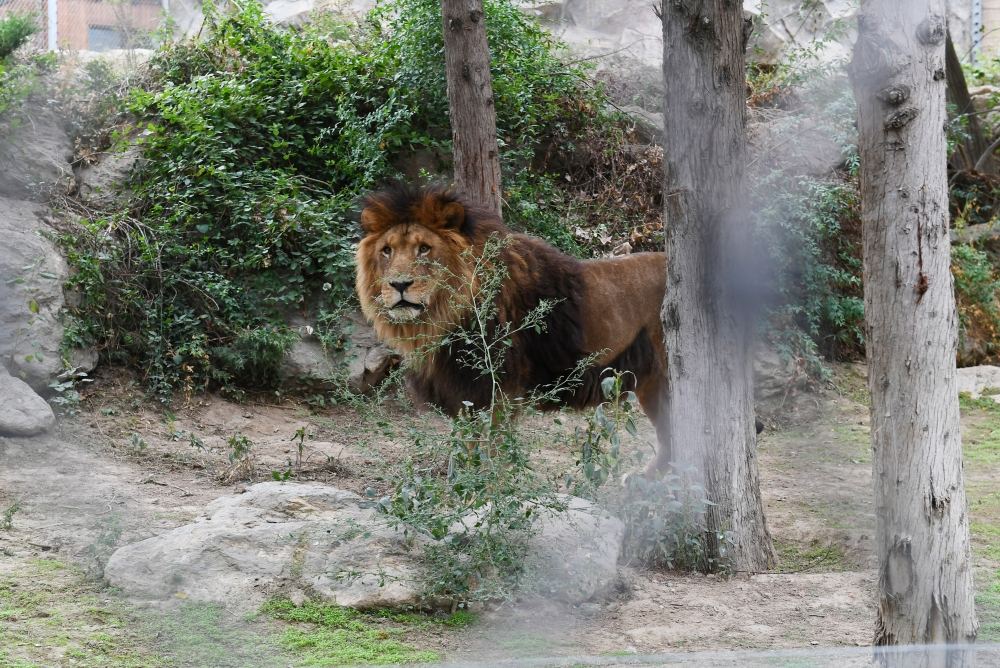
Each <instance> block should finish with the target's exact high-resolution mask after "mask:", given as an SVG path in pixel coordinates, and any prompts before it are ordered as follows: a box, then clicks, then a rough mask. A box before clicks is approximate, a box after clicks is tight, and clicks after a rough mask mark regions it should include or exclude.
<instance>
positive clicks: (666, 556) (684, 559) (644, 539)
mask: <svg viewBox="0 0 1000 668" xmlns="http://www.w3.org/2000/svg"><path fill="white" fill-rule="evenodd" d="M710 505H711V502H710V501H709V500H708V498H707V496H706V494H705V490H704V488H703V487H702V486H701V485H700V484H698V483H697V482H696V478H695V476H694V475H693V473H692V472H691V471H687V470H677V469H675V470H672V471H670V472H668V473H666V474H664V475H663V476H662V477H660V478H657V479H655V480H648V479H646V478H643V477H641V476H630V477H629V478H628V480H627V481H626V487H625V491H624V493H623V494H622V496H621V498H620V499H619V500H618V502H617V503H616V504H615V512H616V513H617V514H618V516H619V517H620V518H621V520H622V521H623V522H624V523H625V537H624V540H623V542H622V556H623V557H624V559H625V560H626V561H633V562H637V563H641V564H644V565H646V566H650V567H654V568H657V567H658V568H671V569H679V570H689V571H701V572H703V573H717V572H725V571H726V569H727V568H729V564H728V559H729V549H728V548H729V545H730V543H731V538H730V537H729V536H728V535H727V534H726V533H725V532H719V533H718V534H716V535H708V530H707V527H706V522H705V515H706V511H707V509H708V507H709V506H710ZM706 539H708V540H712V541H716V542H718V544H719V554H720V557H719V559H718V560H716V559H715V558H713V557H709V556H708V554H709V553H708V551H707V550H706V549H705V546H706Z"/></svg>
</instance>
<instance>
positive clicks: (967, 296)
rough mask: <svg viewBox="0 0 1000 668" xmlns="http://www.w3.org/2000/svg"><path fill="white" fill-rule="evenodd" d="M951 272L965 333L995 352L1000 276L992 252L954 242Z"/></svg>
mask: <svg viewBox="0 0 1000 668" xmlns="http://www.w3.org/2000/svg"><path fill="white" fill-rule="evenodd" d="M951 273H952V275H953V276H954V278H955V299H956V301H957V302H958V317H959V326H960V328H961V335H962V337H963V338H972V339H975V340H976V341H980V342H984V343H985V345H986V350H985V351H984V352H986V353H988V354H990V353H994V352H995V351H996V344H995V342H996V340H997V335H998V334H1000V307H998V304H997V297H998V295H1000V278H998V276H997V272H996V269H995V267H994V265H993V263H992V261H991V259H990V256H989V255H987V254H986V253H985V252H984V251H981V250H978V249H976V248H974V247H973V246H970V245H968V244H955V245H954V246H952V248H951Z"/></svg>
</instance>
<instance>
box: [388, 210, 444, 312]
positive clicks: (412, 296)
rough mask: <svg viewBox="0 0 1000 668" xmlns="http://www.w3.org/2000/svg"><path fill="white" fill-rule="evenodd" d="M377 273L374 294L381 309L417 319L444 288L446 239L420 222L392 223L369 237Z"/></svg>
mask: <svg viewBox="0 0 1000 668" xmlns="http://www.w3.org/2000/svg"><path fill="white" fill-rule="evenodd" d="M371 245H372V246H374V247H375V249H376V257H377V260H376V266H377V268H378V276H380V280H379V281H378V284H379V288H380V290H379V295H378V297H376V300H375V301H376V302H378V304H379V306H380V307H381V311H382V313H383V314H384V315H385V316H386V317H387V318H389V319H390V320H392V321H394V322H397V323H405V322H410V321H414V320H417V319H419V318H420V317H421V316H422V315H423V314H424V313H425V312H426V311H427V309H428V307H429V306H431V304H432V303H433V301H434V297H435V293H436V292H438V291H439V290H442V289H444V286H443V283H442V282H443V280H444V279H445V276H444V274H446V273H447V272H445V271H444V270H443V267H444V264H443V263H444V261H446V260H447V259H448V258H447V257H445V255H447V253H448V250H449V247H448V244H447V242H446V241H445V240H444V239H442V238H441V236H440V235H438V234H437V233H435V232H433V231H431V230H429V229H427V228H426V227H424V226H423V225H420V224H415V223H414V224H409V225H396V226H394V227H391V228H389V229H388V230H387V231H386V232H384V233H383V234H381V235H380V236H379V237H377V238H376V239H373V240H372V244H371Z"/></svg>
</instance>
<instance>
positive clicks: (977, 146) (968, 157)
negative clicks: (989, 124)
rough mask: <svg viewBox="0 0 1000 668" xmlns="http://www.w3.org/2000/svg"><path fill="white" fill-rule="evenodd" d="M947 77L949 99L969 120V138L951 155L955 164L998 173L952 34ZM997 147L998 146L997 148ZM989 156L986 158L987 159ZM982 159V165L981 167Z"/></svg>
mask: <svg viewBox="0 0 1000 668" xmlns="http://www.w3.org/2000/svg"><path fill="white" fill-rule="evenodd" d="M944 62H945V75H946V76H945V78H946V79H947V81H948V93H947V100H948V102H950V103H951V104H953V105H955V115H956V116H965V118H966V127H965V132H966V137H965V139H964V140H962V142H961V143H959V145H958V146H957V147H956V148H955V153H954V155H952V156H951V164H952V166H953V167H954V168H955V169H959V170H965V171H971V170H973V169H975V170H976V171H980V172H991V173H992V172H994V171H995V170H996V164H995V161H994V160H993V157H992V156H991V155H989V153H990V143H989V141H987V139H986V135H984V134H983V128H982V126H981V125H980V124H979V117H978V116H977V115H976V113H975V112H976V109H975V107H973V106H972V98H971V97H969V87H968V86H967V85H966V84H965V73H964V72H962V63H961V61H960V60H959V59H958V54H957V53H956V52H955V45H954V44H952V42H951V34H949V35H948V39H947V41H946V42H945V61H944ZM994 148H995V147H994ZM984 156H985V157H984ZM980 160H982V163H981V164H978V163H979V161H980Z"/></svg>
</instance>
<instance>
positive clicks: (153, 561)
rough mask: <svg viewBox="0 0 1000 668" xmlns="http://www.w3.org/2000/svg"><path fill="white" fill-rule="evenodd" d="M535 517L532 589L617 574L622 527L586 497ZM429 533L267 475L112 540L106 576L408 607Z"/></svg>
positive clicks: (568, 589) (134, 583)
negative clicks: (170, 520) (189, 517)
mask: <svg viewBox="0 0 1000 668" xmlns="http://www.w3.org/2000/svg"><path fill="white" fill-rule="evenodd" d="M563 498H564V500H565V502H566V505H567V506H568V511H567V512H566V513H565V514H563V513H560V514H558V515H556V514H546V515H544V516H542V517H540V518H539V520H538V521H539V532H538V534H537V535H535V536H534V537H533V538H532V540H531V547H530V557H529V564H528V568H529V569H530V571H531V572H532V573H534V575H535V580H536V581H537V583H538V584H537V588H538V589H537V591H538V593H539V594H542V595H544V596H546V597H552V598H556V599H558V600H561V601H565V602H568V603H579V602H582V601H585V600H587V599H589V598H592V597H594V596H595V595H598V594H600V593H602V592H604V591H606V590H607V589H608V587H609V586H610V585H612V584H613V583H614V582H615V581H616V578H617V564H618V549H619V546H620V545H621V540H622V534H623V532H624V528H623V526H622V524H621V522H620V521H618V520H617V519H614V518H612V517H609V516H608V515H607V514H606V513H603V512H602V511H600V510H599V509H598V508H596V507H595V506H593V505H592V504H590V503H589V502H588V501H585V500H583V499H578V498H575V497H568V496H567V497H563ZM428 540H429V539H427V538H424V537H421V536H413V535H410V536H405V535H404V534H403V532H402V531H399V530H396V529H393V528H391V527H390V526H389V525H388V524H387V523H386V520H385V518H384V517H383V516H381V515H380V514H379V512H378V511H377V510H376V508H375V503H374V502H372V501H369V500H366V499H364V498H362V497H360V496H358V495H357V494H354V493H353V492H348V491H344V490H340V489H337V488H334V487H328V486H325V485H319V484H300V483H280V482H265V483H260V484H257V485H253V486H252V487H250V488H248V489H247V491H246V492H245V493H244V494H240V495H232V496H224V497H222V498H219V499H216V500H215V501H213V502H211V503H210V504H209V505H208V506H207V508H206V511H205V517H203V518H201V519H199V520H197V521H195V522H194V523H192V524H187V525H185V526H181V527H178V528H176V529H173V530H171V531H167V532H166V533H163V534H160V535H159V536H155V537H152V538H147V539H146V540H143V541H140V542H138V543H133V544H131V545H126V546H125V547H122V548H119V549H118V550H117V551H116V552H115V553H114V554H113V555H111V558H110V559H109V560H108V563H107V566H106V567H105V569H104V576H105V578H106V579H107V580H108V582H109V583H110V584H112V585H113V586H115V587H119V588H121V589H122V590H123V591H124V592H125V593H126V594H127V595H128V596H130V597H132V598H135V599H140V600H145V601H155V602H163V601H170V600H176V599H182V600H186V601H200V602H211V603H220V604H225V605H226V606H227V607H229V608H231V609H239V610H244V611H249V610H253V609H255V608H256V607H257V606H259V605H260V603H261V602H262V601H263V600H264V599H265V598H267V597H270V596H275V595H285V596H290V597H291V596H294V597H295V598H296V599H298V600H316V601H323V602H327V603H333V604H336V605H344V606H350V607H354V608H376V607H407V606H414V605H420V604H426V603H427V602H426V601H422V600H421V598H420V591H419V586H420V577H419V574H420V568H421V548H422V546H423V545H425V544H426V543H427V541H428Z"/></svg>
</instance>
